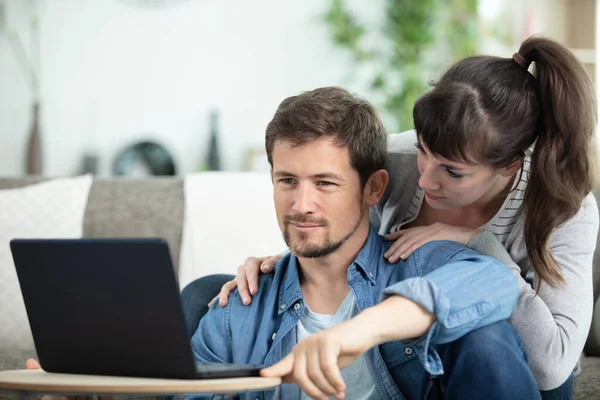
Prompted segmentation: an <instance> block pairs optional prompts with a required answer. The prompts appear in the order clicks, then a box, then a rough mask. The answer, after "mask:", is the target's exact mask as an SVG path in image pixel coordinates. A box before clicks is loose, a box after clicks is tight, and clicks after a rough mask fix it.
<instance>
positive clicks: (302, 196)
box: [293, 184, 316, 214]
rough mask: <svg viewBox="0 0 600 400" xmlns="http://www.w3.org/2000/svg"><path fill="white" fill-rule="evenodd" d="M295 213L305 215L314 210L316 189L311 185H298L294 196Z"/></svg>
mask: <svg viewBox="0 0 600 400" xmlns="http://www.w3.org/2000/svg"><path fill="white" fill-rule="evenodd" d="M293 209H294V211H295V212H298V213H301V214H306V213H311V212H314V211H315V210H316V189H315V188H314V186H313V185H308V184H300V185H298V188H297V189H296V193H295V196H294V206H293Z"/></svg>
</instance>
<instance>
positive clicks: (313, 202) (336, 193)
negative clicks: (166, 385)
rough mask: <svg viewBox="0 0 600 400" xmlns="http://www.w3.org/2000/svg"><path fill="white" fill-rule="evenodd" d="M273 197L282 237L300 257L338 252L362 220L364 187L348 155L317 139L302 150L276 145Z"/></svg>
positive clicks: (325, 141)
mask: <svg viewBox="0 0 600 400" xmlns="http://www.w3.org/2000/svg"><path fill="white" fill-rule="evenodd" d="M272 160H273V169H272V171H271V173H272V179H273V196H274V200H275V211H276V213H277V220H278V222H279V227H280V229H281V231H282V232H283V238H284V240H285V242H286V244H287V245H288V247H289V248H290V251H291V252H292V253H294V254H295V255H296V256H298V257H307V258H314V257H323V256H326V255H328V254H331V253H333V252H335V251H337V250H338V249H340V248H341V247H342V246H343V245H344V243H345V242H346V241H347V240H348V239H350V238H351V237H352V236H353V235H354V234H355V233H356V231H357V229H358V228H359V227H360V225H361V223H368V222H367V221H366V220H365V218H363V217H364V214H365V206H364V204H363V195H362V186H361V184H360V178H359V176H358V173H357V172H356V170H354V169H353V168H352V166H351V165H350V156H349V153H348V150H347V149H346V148H344V147H340V146H339V145H338V144H336V143H335V142H334V141H333V140H332V139H331V138H324V137H321V138H319V139H316V140H314V141H311V142H308V143H306V144H303V145H301V146H296V147H294V146H292V145H291V143H289V142H277V143H276V144H275V146H274V148H273V154H272Z"/></svg>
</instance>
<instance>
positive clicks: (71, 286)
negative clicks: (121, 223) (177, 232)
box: [10, 239, 261, 379]
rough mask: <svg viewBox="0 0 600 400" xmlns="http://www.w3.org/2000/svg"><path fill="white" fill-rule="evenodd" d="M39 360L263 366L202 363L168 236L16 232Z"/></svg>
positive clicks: (232, 370) (160, 366) (78, 364)
mask: <svg viewBox="0 0 600 400" xmlns="http://www.w3.org/2000/svg"><path fill="white" fill-rule="evenodd" d="M10 248H11V252H12V255H13V259H14V263H15V267H16V271H17V276H18V279H19V284H20V286H21V292H22V294H23V300H24V303H25V308H26V310H27V315H28V318H29V324H30V326H31V332H32V334H33V340H34V343H35V348H36V351H37V356H38V361H39V363H40V365H41V367H42V369H44V370H45V371H47V372H58V373H69V374H91V375H112V376H134V377H151V378H172V379H204V378H232V377H247V376H259V371H260V368H261V366H258V365H237V364H199V365H198V364H197V363H196V362H195V361H194V357H193V354H192V349H191V344H190V338H189V334H188V331H187V329H186V324H185V320H184V315H183V311H182V306H181V301H180V297H179V293H180V292H179V287H178V284H177V281H176V278H175V272H174V269H173V265H172V262H171V257H170V253H169V247H168V245H167V243H166V242H165V241H164V240H162V239H13V240H12V241H11V242H10Z"/></svg>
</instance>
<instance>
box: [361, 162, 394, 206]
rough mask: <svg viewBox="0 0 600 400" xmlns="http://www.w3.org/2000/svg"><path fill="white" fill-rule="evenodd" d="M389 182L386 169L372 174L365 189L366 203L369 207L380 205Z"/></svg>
mask: <svg viewBox="0 0 600 400" xmlns="http://www.w3.org/2000/svg"><path fill="white" fill-rule="evenodd" d="M389 180H390V177H389V175H388V173H387V171H386V170H385V169H380V170H377V171H375V172H373V173H372V174H371V176H370V177H369V179H368V180H367V183H366V184H365V189H364V199H365V203H366V204H367V205H368V206H369V207H372V206H374V205H376V204H377V203H379V200H381V196H383V193H384V192H385V188H386V187H387V184H388V182H389Z"/></svg>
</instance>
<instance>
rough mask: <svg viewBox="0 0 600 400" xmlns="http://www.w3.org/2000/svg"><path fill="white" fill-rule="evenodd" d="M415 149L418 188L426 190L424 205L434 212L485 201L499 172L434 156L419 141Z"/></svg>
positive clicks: (485, 166) (483, 166) (490, 168)
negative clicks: (419, 175) (425, 202)
mask: <svg viewBox="0 0 600 400" xmlns="http://www.w3.org/2000/svg"><path fill="white" fill-rule="evenodd" d="M417 149H418V155H417V163H418V166H419V172H420V173H421V178H420V179H419V186H420V187H421V188H422V189H423V190H424V191H425V200H426V201H427V204H429V205H430V206H431V207H432V208H434V209H436V210H444V209H450V208H456V207H464V206H468V205H471V204H473V203H476V202H477V201H479V200H480V201H482V202H485V201H486V194H488V193H490V192H491V189H492V188H493V187H494V184H495V183H496V181H497V180H498V177H499V176H500V172H499V170H496V169H494V168H492V167H490V166H487V165H483V164H476V165H473V164H467V163H462V162H453V161H450V160H447V159H445V158H441V157H436V156H434V155H433V154H431V153H430V152H429V149H428V148H427V147H426V146H425V145H424V144H423V143H422V142H421V141H420V140H419V142H418V143H417ZM494 192H495V190H494Z"/></svg>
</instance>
